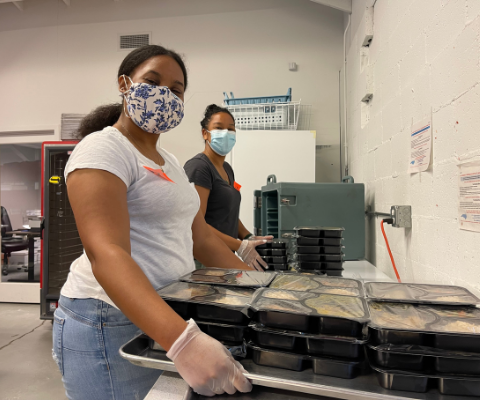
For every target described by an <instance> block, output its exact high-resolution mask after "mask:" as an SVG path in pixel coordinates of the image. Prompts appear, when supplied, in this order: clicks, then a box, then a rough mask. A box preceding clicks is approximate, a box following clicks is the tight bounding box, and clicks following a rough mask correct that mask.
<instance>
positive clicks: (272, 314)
mask: <svg viewBox="0 0 480 400" xmlns="http://www.w3.org/2000/svg"><path fill="white" fill-rule="evenodd" d="M285 289H289V290H285ZM361 296H363V287H362V283H361V282H359V281H356V280H353V279H343V278H335V277H321V276H308V275H303V274H293V273H292V274H282V275H278V276H277V277H276V278H275V280H274V281H273V282H272V284H271V285H270V287H269V288H266V289H259V290H257V292H256V294H255V298H254V300H253V302H252V304H251V306H250V313H251V317H252V322H251V323H250V325H249V328H250V330H249V337H250V341H249V342H248V343H247V348H248V351H249V356H250V357H251V358H252V360H253V362H254V363H256V364H258V365H263V366H268V367H275V368H282V369H288V370H292V371H304V370H309V369H311V371H312V372H313V373H314V374H318V375H328V376H334V377H337V378H344V379H351V378H354V377H356V376H357V375H359V374H361V373H362V372H363V371H364V370H366V368H367V364H366V362H365V358H364V346H365V343H366V340H365V337H364V329H363V328H364V327H365V324H366V323H367V322H368V319H369V317H368V310H367V305H366V303H365V300H364V299H363V298H362V297H361ZM350 310H352V311H350ZM306 373H308V372H306Z"/></svg>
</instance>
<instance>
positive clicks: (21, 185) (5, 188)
mask: <svg viewBox="0 0 480 400" xmlns="http://www.w3.org/2000/svg"><path fill="white" fill-rule="evenodd" d="M0 201H1V206H2V260H1V261H2V273H1V279H0V285H1V286H2V289H1V290H0V293H1V294H2V295H1V296H0V301H9V300H6V299H5V294H6V293H17V295H14V296H13V298H11V300H10V301H19V302H35V303H38V302H39V288H40V284H39V282H40V238H39V237H36V238H34V239H32V240H33V243H29V240H28V238H27V237H25V236H21V235H17V234H11V233H9V232H12V231H20V230H24V229H29V228H30V224H33V223H34V221H35V220H37V221H38V220H39V218H40V217H41V143H22V144H1V145H0ZM31 252H33V253H34V255H33V257H34V268H33V270H30V271H29V270H28V257H29V255H30V256H31V254H30V253H31ZM7 297H10V296H8V295H7Z"/></svg>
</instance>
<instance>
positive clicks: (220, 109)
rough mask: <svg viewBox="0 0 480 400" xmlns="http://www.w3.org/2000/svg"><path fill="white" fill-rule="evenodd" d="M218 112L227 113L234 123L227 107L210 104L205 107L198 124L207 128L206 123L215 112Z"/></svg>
mask: <svg viewBox="0 0 480 400" xmlns="http://www.w3.org/2000/svg"><path fill="white" fill-rule="evenodd" d="M218 113H225V114H228V115H230V116H231V117H232V119H233V123H234V124H235V118H233V115H232V113H231V112H230V111H228V108H224V107H219V106H217V105H216V104H210V105H209V106H208V107H207V108H206V109H205V116H204V117H203V119H202V120H201V121H200V125H201V126H202V128H203V129H205V130H207V129H208V124H209V123H210V121H211V120H212V117H213V116H214V115H215V114H218Z"/></svg>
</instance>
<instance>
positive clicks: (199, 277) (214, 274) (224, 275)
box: [180, 268, 276, 287]
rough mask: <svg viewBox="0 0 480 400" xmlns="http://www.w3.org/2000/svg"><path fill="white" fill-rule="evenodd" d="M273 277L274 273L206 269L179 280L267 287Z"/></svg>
mask: <svg viewBox="0 0 480 400" xmlns="http://www.w3.org/2000/svg"><path fill="white" fill-rule="evenodd" d="M275 276H276V273H275V272H259V271H239V270H232V269H213V268H207V269H198V270H196V271H193V272H191V273H189V274H187V275H185V276H183V277H181V278H180V280H181V281H184V282H192V283H212V284H215V285H226V286H243V287H265V286H268V285H269V283H270V282H271V281H272V280H273V279H274V278H275Z"/></svg>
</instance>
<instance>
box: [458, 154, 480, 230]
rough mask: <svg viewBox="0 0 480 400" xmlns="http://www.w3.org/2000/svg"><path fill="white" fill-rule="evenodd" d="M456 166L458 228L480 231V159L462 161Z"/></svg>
mask: <svg viewBox="0 0 480 400" xmlns="http://www.w3.org/2000/svg"><path fill="white" fill-rule="evenodd" d="M458 167H459V168H460V173H459V181H458V188H459V193H458V196H459V198H458V215H459V218H458V220H459V224H460V229H465V230H467V231H475V232H480V161H471V162H467V163H463V164H460V165H459V166H458Z"/></svg>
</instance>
